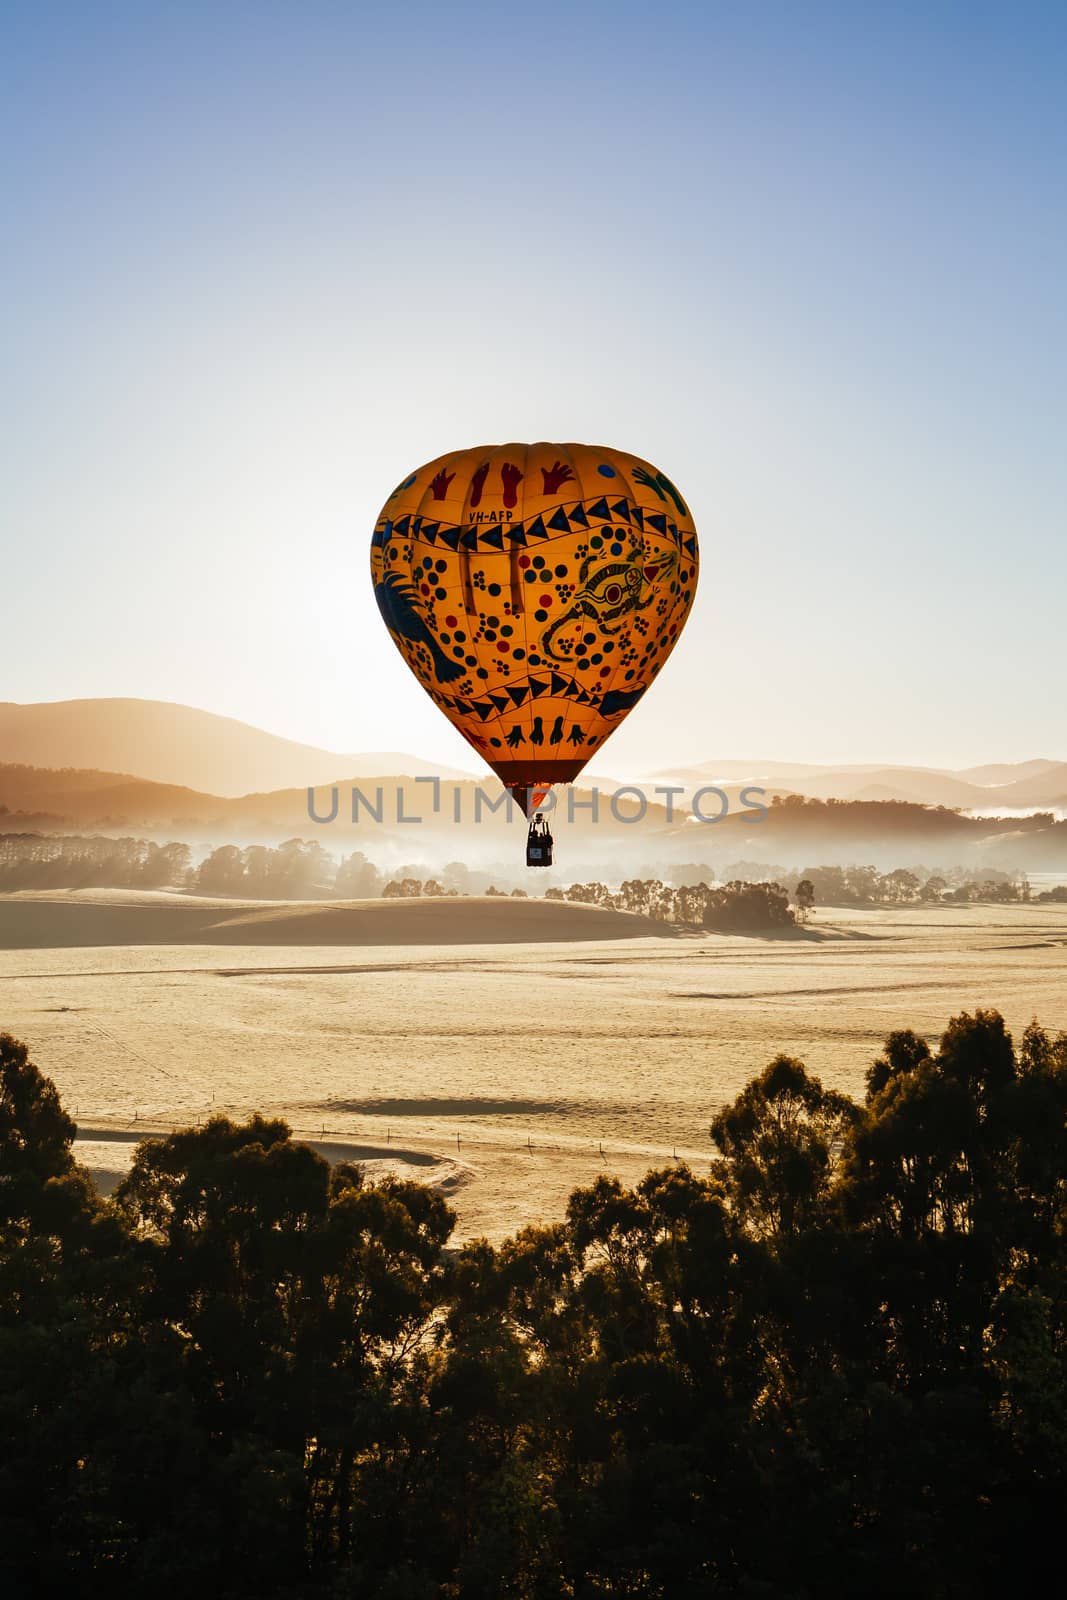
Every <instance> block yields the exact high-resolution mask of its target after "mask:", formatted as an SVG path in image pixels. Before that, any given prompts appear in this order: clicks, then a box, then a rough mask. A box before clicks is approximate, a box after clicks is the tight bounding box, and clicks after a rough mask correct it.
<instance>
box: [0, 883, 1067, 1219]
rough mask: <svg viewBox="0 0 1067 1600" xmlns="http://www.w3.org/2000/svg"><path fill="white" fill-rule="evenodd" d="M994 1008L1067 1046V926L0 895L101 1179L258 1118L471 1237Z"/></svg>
mask: <svg viewBox="0 0 1067 1600" xmlns="http://www.w3.org/2000/svg"><path fill="white" fill-rule="evenodd" d="M331 918H332V922H331V921H330V920H329V919H331ZM346 918H347V921H346V920H345V919H346ZM324 919H326V920H324ZM212 930H216V931H212ZM75 933H77V934H78V935H79V936H80V937H81V939H82V940H83V941H84V942H83V945H82V946H81V947H76V946H75V945H74V944H73V939H74V936H75ZM520 933H523V934H524V937H523V939H522V940H521V941H520V938H519V935H520ZM119 934H121V935H122V937H121V939H120V938H119V937H118V936H119ZM627 935H629V937H627ZM635 935H636V936H635ZM400 939H402V940H403V942H398V941H399V940H400ZM109 940H113V941H114V942H109ZM390 941H393V942H390ZM220 944H224V945H225V950H224V951H223V950H221V949H220V948H219V946H220ZM977 1005H987V1006H996V1007H998V1008H999V1009H1000V1010H1002V1011H1003V1012H1004V1014H1005V1016H1006V1018H1007V1020H1008V1024H1009V1026H1010V1027H1011V1028H1012V1029H1013V1030H1014V1031H1015V1032H1016V1033H1019V1032H1021V1031H1022V1029H1023V1028H1024V1027H1025V1025H1026V1023H1027V1022H1029V1020H1030V1019H1031V1017H1032V1016H1034V1015H1035V1014H1036V1015H1037V1016H1038V1017H1039V1018H1040V1019H1041V1021H1042V1022H1043V1023H1044V1024H1045V1026H1046V1027H1048V1028H1050V1029H1052V1030H1054V1031H1055V1030H1057V1029H1060V1028H1067V907H1065V906H1053V905H1042V906H976V907H948V906H944V907H936V908H931V909H925V908H923V909H919V908H905V909H901V910H898V911H890V910H871V911H862V910H857V911H847V912H845V911H840V912H838V911H823V912H820V913H818V914H817V916H816V918H815V920H814V923H813V925H812V927H811V928H810V929H809V930H803V931H798V933H797V934H795V935H792V936H789V935H785V936H779V937H767V938H757V937H739V936H727V935H719V934H705V933H694V934H691V935H673V936H672V935H669V934H666V933H664V932H663V931H662V930H658V929H656V926H655V925H654V924H648V923H643V922H642V921H641V920H640V919H635V918H627V917H625V916H624V915H623V914H621V913H610V912H596V911H594V910H593V909H592V908H588V907H571V906H563V907H559V906H556V905H554V904H552V903H547V904H546V903H544V902H536V901H525V902H524V901H506V900H481V901H479V900H459V901H456V900H449V901H410V902H399V903H398V902H382V901H374V902H366V903H363V904H362V905H359V906H355V907H338V906H333V905H331V906H328V907H322V906H295V907H294V906H286V907H278V906H262V905H259V906H255V907H250V906H242V905H240V904H236V905H235V903H234V902H232V901H220V902H203V901H199V902H194V901H190V900H188V899H187V898H184V897H180V896H167V895H134V894H126V893H120V892H118V891H107V892H103V891H100V892H80V893H77V894H70V893H67V894H62V895H60V894H50V895H18V896H7V897H0V1028H6V1029H8V1030H9V1031H11V1032H13V1033H15V1034H16V1035H18V1036H19V1037H21V1038H24V1039H26V1040H27V1041H28V1042H29V1043H30V1044H31V1046H32V1048H33V1053H34V1057H35V1059H36V1060H37V1062H38V1063H39V1065H40V1066H41V1067H42V1068H43V1069H44V1071H46V1072H48V1073H49V1074H50V1075H51V1076H52V1077H54V1078H55V1080H56V1082H57V1083H58V1085H59V1088H60V1091H61V1093H62V1095H63V1097H64V1100H65V1102H66V1104H67V1106H68V1108H69V1109H70V1110H71V1111H72V1112H73V1113H75V1115H76V1116H77V1118H78V1121H79V1124H80V1126H81V1128H82V1130H83V1139H84V1141H85V1142H84V1144H83V1146H82V1158H83V1159H84V1160H86V1161H87V1162H88V1164H89V1165H91V1166H92V1167H93V1168H94V1170H96V1171H98V1172H101V1173H107V1172H111V1173H115V1172H117V1171H120V1170H121V1169H122V1168H123V1166H124V1165H125V1162H126V1161H127V1160H128V1158H129V1154H130V1152H131V1151H132V1148H133V1139H132V1138H131V1135H138V1134H140V1133H141V1132H149V1131H152V1130H166V1129H169V1128H171V1127H174V1126H177V1125H181V1124H186V1123H189V1122H190V1121H195V1120H196V1119H197V1118H198V1117H203V1116H205V1115H210V1113H211V1111H212V1110H213V1109H214V1110H216V1111H226V1112H227V1113H229V1114H230V1115H233V1116H243V1115H245V1114H246V1113H247V1112H249V1111H251V1110H253V1109H258V1110H261V1111H264V1112H270V1113H276V1114H282V1115H285V1116H286V1117H287V1118H288V1119H289V1120H290V1122H291V1124H292V1126H293V1127H294V1129H295V1130H297V1131H298V1132H299V1133H300V1134H301V1135H302V1136H305V1137H308V1138H313V1139H314V1140H315V1141H316V1142H319V1143H322V1144H323V1146H324V1148H325V1146H327V1145H328V1146H329V1147H330V1149H329V1152H328V1153H329V1154H331V1155H332V1156H334V1157H335V1158H338V1157H340V1156H341V1155H342V1154H345V1155H349V1156H352V1157H353V1158H354V1159H367V1160H368V1161H370V1162H372V1163H375V1165H372V1167H371V1170H372V1171H381V1170H401V1171H409V1172H411V1173H412V1174H413V1175H422V1176H425V1177H427V1178H429V1179H430V1180H431V1181H434V1182H438V1183H440V1184H441V1185H442V1186H443V1187H444V1188H445V1189H446V1191H447V1192H448V1194H449V1197H450V1200H451V1202H452V1203H453V1204H454V1205H456V1206H457V1208H458V1210H459V1213H460V1225H459V1230H458V1235H459V1237H468V1236H471V1235H476V1234H479V1233H486V1234H488V1235H489V1236H490V1237H493V1238H500V1237H502V1236H504V1235H505V1234H507V1233H510V1232H513V1231H514V1230H515V1229H516V1228H517V1227H520V1226H522V1225H523V1224H524V1223H527V1222H534V1221H538V1220H541V1219H549V1218H552V1217H554V1216H558V1215H559V1214H560V1212H561V1209H562V1207H563V1204H564V1201H565V1198H566V1195H567V1194H568V1193H569V1191H570V1190H571V1189H572V1188H573V1187H574V1186H575V1185H577V1184H579V1183H583V1182H588V1181H589V1180H591V1179H592V1178H593V1177H594V1176H595V1175H596V1174H597V1173H598V1172H600V1171H610V1172H616V1173H618V1174H619V1175H620V1176H621V1177H623V1178H625V1179H627V1180H633V1179H635V1178H637V1177H639V1176H640V1175H641V1174H642V1173H643V1172H644V1171H645V1170H647V1168H648V1167H649V1166H650V1165H653V1164H658V1163H662V1162H664V1161H670V1160H672V1159H673V1158H674V1154H675V1152H677V1155H678V1157H679V1158H682V1157H685V1158H688V1159H690V1160H692V1161H694V1163H697V1164H699V1163H702V1162H706V1161H707V1159H708V1158H709V1155H710V1146H709V1140H708V1133H707V1128H708V1123H709V1120H710V1117H711V1116H712V1114H713V1113H714V1111H715V1109H716V1107H717V1106H718V1105H719V1104H721V1103H722V1101H723V1100H725V1099H728V1098H730V1097H732V1096H733V1095H734V1094H736V1093H737V1091H738V1090H739V1089H740V1088H741V1087H742V1086H743V1085H744V1084H745V1082H746V1081H747V1080H748V1079H749V1078H750V1077H751V1076H752V1075H753V1073H755V1072H757V1071H758V1070H759V1069H760V1068H761V1067H763V1066H764V1065H765V1064H766V1062H767V1061H768V1059H769V1058H770V1057H771V1056H772V1055H773V1054H775V1053H776V1052H778V1051H780V1050H784V1051H787V1052H789V1053H790V1054H795V1055H798V1056H800V1057H802V1059H803V1060H804V1061H805V1062H806V1063H807V1064H808V1066H809V1068H810V1069H811V1070H812V1071H814V1072H816V1073H818V1074H819V1075H820V1076H821V1077H822V1078H823V1079H824V1080H825V1081H826V1082H827V1083H830V1084H832V1085H834V1086H835V1087H839V1088H842V1089H845V1090H848V1091H849V1092H850V1093H852V1094H857V1095H858V1094H861V1093H862V1087H863V1074H864V1070H865V1068H866V1066H867V1063H868V1062H869V1060H870V1059H871V1057H872V1056H873V1055H874V1054H875V1053H876V1051H877V1049H878V1046H879V1043H880V1041H881V1040H882V1039H883V1038H884V1036H885V1034H886V1032H887V1031H888V1030H889V1029H891V1028H895V1027H904V1026H911V1027H915V1028H918V1029H920V1030H922V1031H925V1032H927V1033H928V1034H929V1035H930V1036H931V1037H933V1036H936V1034H937V1033H938V1032H939V1031H940V1029H941V1028H942V1027H943V1025H944V1023H945V1021H946V1020H947V1018H948V1017H949V1016H950V1015H951V1014H952V1013H953V1012H955V1011H959V1010H962V1009H973V1008H974V1007H975V1006H977ZM601 1146H602V1149H603V1153H601ZM379 1161H381V1162H384V1163H385V1164H386V1165H385V1166H383V1167H379V1166H377V1165H376V1163H377V1162H379Z"/></svg>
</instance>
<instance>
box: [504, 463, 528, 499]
mask: <svg viewBox="0 0 1067 1600" xmlns="http://www.w3.org/2000/svg"><path fill="white" fill-rule="evenodd" d="M500 478H501V481H502V483H503V485H504V504H505V506H507V508H508V510H509V511H514V509H515V507H516V506H517V505H518V503H519V484H520V483H521V482H522V479H523V474H522V473H521V472H520V471H519V469H518V467H516V466H515V465H514V464H513V463H512V462H510V461H505V462H504V465H503V466H502V467H501V469H500Z"/></svg>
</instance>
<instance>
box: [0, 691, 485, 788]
mask: <svg viewBox="0 0 1067 1600" xmlns="http://www.w3.org/2000/svg"><path fill="white" fill-rule="evenodd" d="M0 764H12V765H25V766H29V767H58V768H71V767H73V768H81V769H85V768H90V769H96V770H98V771H100V770H102V771H105V772H107V773H111V774H121V775H125V776H128V777H133V778H147V779H149V780H151V781H152V782H153V783H169V784H178V785H180V786H181V787H183V788H190V789H197V790H201V791H206V792H207V793H210V794H215V795H242V794H250V793H253V792H255V791H259V792H264V791H267V790H271V789H288V788H306V787H307V785H308V784H318V783H331V782H333V780H334V779H337V778H361V777H375V776H377V775H378V774H379V773H400V774H402V775H404V776H406V777H416V776H418V775H420V774H427V775H429V774H437V775H439V776H441V777H449V778H451V777H460V776H469V774H461V773H460V772H459V771H458V769H453V768H448V769H445V768H442V767H441V766H440V765H435V764H434V763H431V762H428V761H423V760H421V759H420V758H419V757H418V756H410V755H406V754H404V753H403V752H397V751H387V752H380V753H371V754H363V755H351V754H349V755H345V754H339V753H334V752H333V751H330V750H321V749H319V748H317V746H315V745H310V744H298V743H296V742H295V741H294V740H292V739H282V738H280V737H279V736H278V735H277V734H273V733H264V732H263V730H262V729H261V728H253V727H250V726H249V725H248V723H246V722H237V721H236V720H235V719H234V718H233V717H220V716H216V715H215V713H214V712H212V711H198V710H196V709H195V708H194V707H193V706H183V705H172V704H171V703H170V702H169V701H164V700H55V701H44V702H41V703H40V704H37V705H16V704H14V703H13V702H11V701H2V702H0Z"/></svg>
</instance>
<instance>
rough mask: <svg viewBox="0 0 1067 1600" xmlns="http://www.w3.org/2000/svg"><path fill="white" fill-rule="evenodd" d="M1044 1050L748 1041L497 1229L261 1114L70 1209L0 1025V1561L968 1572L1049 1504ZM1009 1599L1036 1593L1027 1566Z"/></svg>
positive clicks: (1062, 1286)
mask: <svg viewBox="0 0 1067 1600" xmlns="http://www.w3.org/2000/svg"><path fill="white" fill-rule="evenodd" d="M1065 1127H1067V1038H1065V1036H1063V1035H1060V1036H1059V1037H1057V1038H1053V1037H1051V1036H1050V1035H1049V1034H1048V1033H1046V1032H1045V1031H1043V1030H1042V1029H1041V1028H1040V1027H1039V1026H1038V1025H1037V1024H1036V1023H1035V1024H1033V1025H1032V1026H1030V1027H1029V1028H1028V1029H1027V1030H1026V1032H1025V1034H1024V1035H1023V1038H1022V1040H1021V1044H1020V1046H1019V1048H1018V1049H1016V1048H1015V1045H1014V1043H1013V1041H1012V1038H1011V1036H1010V1035H1009V1034H1008V1032H1007V1030H1006V1028H1005V1026H1004V1022H1003V1020H1002V1018H1001V1017H1000V1016H999V1015H998V1014H997V1013H996V1012H994V1011H978V1012H976V1013H975V1014H974V1015H967V1014H963V1015H961V1016H958V1017H955V1018H954V1019H953V1020H952V1021H951V1022H950V1023H949V1024H948V1027H947V1028H946V1030H945V1032H944V1034H943V1035H942V1037H941V1039H940V1041H939V1042H938V1043H935V1044H934V1045H933V1046H932V1047H931V1045H930V1044H928V1043H927V1041H926V1040H925V1039H924V1038H923V1036H922V1035H921V1034H918V1033H915V1032H913V1031H910V1030H902V1031H898V1032H894V1033H891V1034H890V1035H889V1037H888V1038H887V1039H886V1041H885V1046H884V1049H883V1051H882V1053H881V1055H880V1056H879V1057H878V1059H877V1060H875V1061H874V1062H873V1063H872V1064H871V1066H870V1067H869V1069H868V1071H867V1074H866V1093H865V1096H864V1099H863V1100H862V1102H855V1101H853V1100H852V1099H850V1098H849V1097H847V1096H845V1095H843V1094H840V1093H837V1092H835V1091H833V1090H830V1089H827V1088H825V1087H824V1086H823V1085H822V1084H821V1083H820V1082H819V1080H818V1079H817V1078H815V1077H813V1076H812V1075H811V1074H810V1073H809V1072H808V1071H807V1070H806V1069H805V1067H804V1066H803V1064H802V1063H801V1062H800V1061H798V1060H795V1059H793V1058H791V1057H788V1056H778V1057H776V1058H775V1059H774V1060H773V1061H772V1062H771V1063H770V1064H769V1066H768V1067H767V1068H766V1069H765V1071H763V1072H762V1073H761V1074H760V1075H759V1076H758V1077H757V1078H756V1079H754V1080H753V1081H752V1082H751V1083H749V1084H748V1086H747V1087H746V1088H745V1089H744V1090H743V1091H742V1093H741V1094H740V1095H738V1097H737V1098H736V1099H735V1100H734V1101H733V1102H732V1103H731V1104H729V1105H725V1106H723V1107H722V1108H721V1109H720V1110H719V1111H718V1113H717V1114H716V1115H715V1117H714V1120H713V1121H712V1123H711V1134H712V1137H713V1139H714V1142H715V1145H716V1147H717V1151H718V1157H717V1159H716V1160H715V1161H714V1162H713V1163H712V1166H711V1169H710V1171H709V1172H708V1173H706V1174H698V1173H697V1172H695V1171H693V1170H691V1169H690V1168H689V1167H687V1166H685V1165H672V1166H668V1167H665V1168H663V1169H661V1170H658V1171H653V1172H650V1173H649V1174H648V1175H647V1177H645V1179H644V1180H643V1181H642V1182H640V1183H639V1184H637V1185H636V1187H634V1188H626V1187H624V1186H623V1185H622V1184H620V1183H619V1182H618V1181H616V1180H614V1179H611V1178H607V1177H601V1178H599V1179H597V1181H596V1182H594V1183H593V1184H592V1185H590V1186H589V1187H587V1188H584V1189H579V1190H577V1191H576V1192H575V1193H574V1194H572V1196H571V1198H570V1201H569V1203H568V1206H567V1211H566V1215H565V1217H564V1218H563V1219H562V1220H560V1221H558V1222H554V1223H551V1224H548V1225H545V1226H540V1227H532V1228H527V1229H524V1230H523V1231H522V1232H521V1233H520V1234H518V1235H517V1236H516V1237H515V1238H513V1239H510V1240H508V1241H507V1242H506V1243H505V1244H503V1245H501V1246H500V1247H498V1248H497V1247H493V1246H491V1245H490V1244H488V1243H486V1242H485V1241H484V1240H480V1241H474V1242H472V1243H469V1244H466V1245H464V1246H463V1247H462V1248H454V1247H453V1246H452V1245H451V1243H450V1238H451V1232H452V1227H453V1222H454V1218H453V1215H452V1213H451V1211H450V1210H449V1207H448V1206H447V1204H446V1203H445V1201H444V1199H443V1198H442V1197H441V1196H440V1195H439V1194H437V1193H435V1192H433V1191H432V1190H430V1189H428V1188H425V1187H423V1186H421V1185H419V1184H417V1183H410V1182H404V1181H400V1180H398V1179H387V1180H385V1181H383V1182H381V1183H377V1184H371V1183H368V1182H367V1181H366V1180H365V1179H364V1177H363V1175H362V1174H361V1172H360V1170H359V1168H358V1167H355V1166H351V1165H344V1164H342V1165H339V1166H336V1167H334V1168H333V1169H331V1168H330V1167H329V1166H328V1165H327V1163H326V1162H325V1161H324V1160H323V1159H322V1158H321V1157H320V1156H319V1155H317V1154H316V1153H315V1152H313V1151H312V1150H310V1149H308V1148H307V1147H304V1146H300V1145H298V1144H295V1143H294V1142H293V1140H292V1139H291V1137H290V1133H289V1130H288V1128H287V1127H286V1125H285V1124H284V1123H283V1122H281V1121H278V1120H275V1119H267V1118H262V1117H258V1116H257V1117H253V1118H251V1119H250V1120H249V1121H248V1122H246V1123H243V1124H235V1123H233V1122H230V1121H228V1120H226V1119H225V1118H222V1117H218V1118H215V1119H213V1120H212V1121H211V1122H209V1123H208V1124H207V1126H206V1127H204V1128H201V1129H186V1130H184V1131H180V1132H177V1133H174V1134H172V1135H171V1136H170V1137H168V1138H163V1139H158V1140H149V1141H146V1142H144V1143H143V1144H141V1145H140V1146H138V1148H137V1150H136V1153H135V1156H134V1161H133V1166H132V1169H131V1171H130V1173H129V1175H128V1177H127V1178H126V1179H125V1180H124V1181H123V1183H122V1184H121V1185H120V1187H119V1189H118V1191H117V1192H116V1194H115V1195H114V1196H113V1197H112V1198H111V1199H107V1200H104V1199H101V1198H100V1197H99V1196H98V1195H97V1193H96V1192H95V1190H94V1188H93V1186H92V1183H91V1181H90V1179H89V1177H88V1175H87V1173H86V1172H85V1171H84V1170H82V1169H81V1168H80V1167H78V1166H77V1164H76V1163H75V1161H74V1159H73V1156H72V1147H71V1141H72V1138H73V1136H74V1133H75V1127H74V1124H73V1122H72V1121H71V1119H70V1117H69V1116H68V1115H67V1114H66V1112H65V1111H64V1109H63V1106H62V1104H61V1102H60V1099H59V1096H58V1094H57V1092H56V1089H55V1087H54V1085H53V1084H52V1083H50V1082H49V1080H48V1079H47V1078H46V1077H44V1076H43V1075H42V1073H41V1072H40V1071H39V1070H38V1069H37V1068H36V1067H35V1066H34V1064H33V1063H32V1061H31V1060H30V1057H29V1053H28V1051H27V1049H26V1047H25V1046H24V1045H23V1044H20V1043H19V1042H17V1041H16V1040H15V1039H14V1038H12V1037H11V1036H10V1035H3V1036H0V1535H2V1537H0V1581H2V1582H3V1586H4V1592H5V1593H6V1594H8V1595H10V1596H12V1597H13V1600H21V1597H29V1596H34V1597H37V1596H42V1595H44V1596H48V1595H58V1594H60V1593H64V1594H66V1593H72V1594H78V1595H80V1596H84V1597H90V1600H91V1597H94V1596H100V1597H104V1596H108V1597H110V1596H112V1595H115V1594H137V1595H141V1594H148V1593H151V1592H153V1591H158V1592H159V1593H162V1594H166V1595H167V1596H168V1597H174V1600H186V1597H188V1600H202V1597H203V1596H204V1595H211V1596H213V1597H217V1600H246V1597H247V1600H253V1597H254V1600H311V1597H317V1596H323V1597H330V1600H338V1597H347V1600H364V1597H366V1600H431V1597H445V1600H449V1597H452V1600H497V1597H503V1600H507V1597H510V1600H593V1597H595V1596H596V1597H599V1596H615V1597H622V1596H626V1597H631V1600H677V1597H679V1596H682V1595H694V1596H736V1597H739V1600H741V1597H744V1600H754V1597H756V1596H761V1597H769V1600H821V1597H823V1596H827V1595H831V1596H833V1595H840V1596H852V1595H864V1596H882V1597H890V1596H892V1597H899V1596H901V1595H916V1596H927V1597H930V1600H974V1597H976V1596H990V1597H992V1596H999V1595H1002V1594H1007V1593H1011V1594H1026V1593H1036V1592H1038V1590H1037V1587H1036V1584H1037V1580H1036V1578H1034V1577H1032V1576H1031V1577H1028V1576H1027V1574H1031V1575H1032V1574H1035V1573H1040V1572H1041V1571H1042V1570H1043V1568H1045V1567H1047V1568H1048V1570H1050V1571H1054V1570H1056V1569H1057V1567H1058V1563H1059V1558H1060V1548H1059V1547H1060V1528H1061V1518H1062V1507H1063V1504H1064V1496H1065V1493H1067V1448H1065V1447H1067V1271H1065V1268H1067V1137H1065ZM1042 1592H1043V1591H1042Z"/></svg>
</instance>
